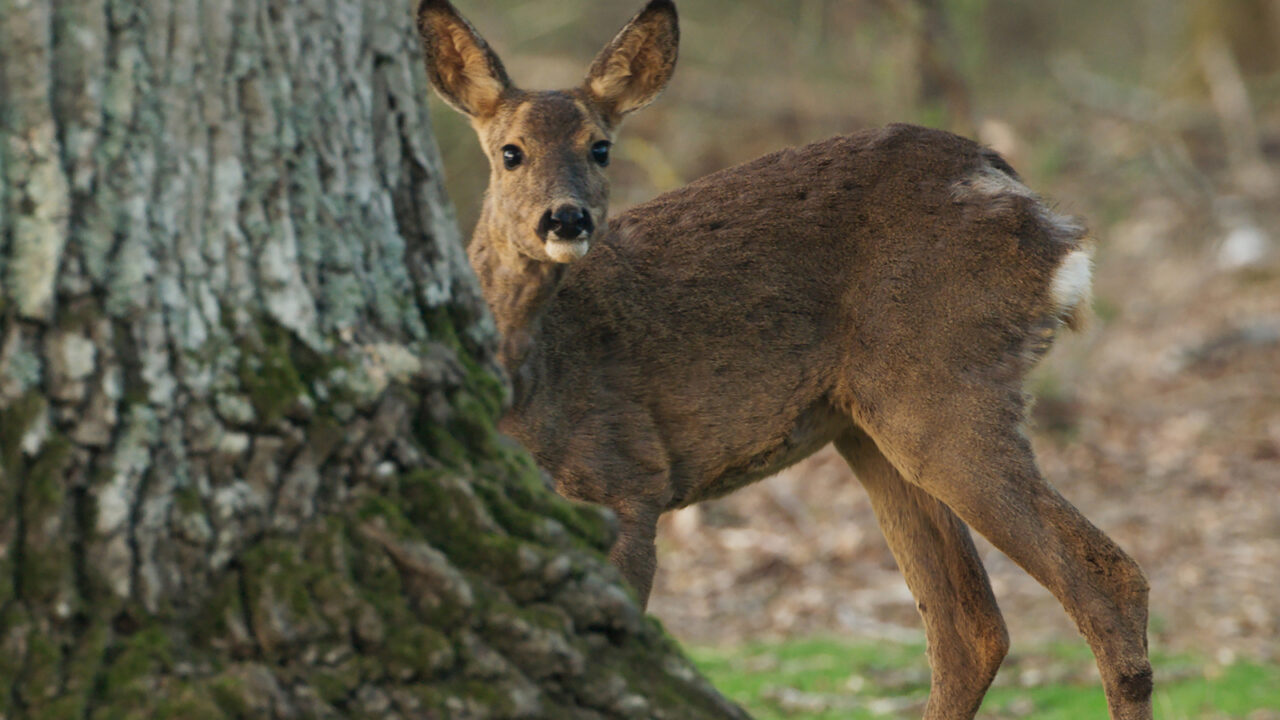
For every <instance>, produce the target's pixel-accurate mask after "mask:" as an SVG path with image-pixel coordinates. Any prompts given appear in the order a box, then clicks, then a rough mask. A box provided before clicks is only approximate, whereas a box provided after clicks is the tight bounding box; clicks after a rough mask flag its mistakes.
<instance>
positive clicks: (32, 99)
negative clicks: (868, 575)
mask: <svg viewBox="0 0 1280 720" xmlns="http://www.w3.org/2000/svg"><path fill="white" fill-rule="evenodd" d="M410 17H411V15H410V8H409V7H408V3H407V2H392V1H383V0H75V1H74V2H73V1H71V0H65V1H61V2H54V1H53V0H0V718H6V719H7V718H14V719H16V718H53V717H57V718H95V717H138V718H152V717H157V718H159V717H175V718H176V717H182V718H203V717H231V716H235V717H281V718H285V717H423V718H524V717H528V718H533V717H547V718H566V719H572V718H584V719H585V718H615V717H627V718H662V717H665V718H686V717H688V718H694V717H696V718H703V717H705V718H719V717H743V715H742V714H741V711H739V710H737V709H736V708H734V707H733V706H731V705H730V704H728V703H727V702H725V701H724V700H723V699H721V698H720V697H719V696H718V695H717V694H716V693H715V691H714V690H713V689H712V688H710V687H709V686H708V685H707V683H706V682H705V681H704V680H702V679H701V677H700V676H699V675H698V674H697V673H696V672H695V671H694V670H693V669H692V667H691V666H690V665H689V663H688V662H687V661H686V660H685V659H684V658H683V657H682V656H681V655H680V653H679V651H678V649H677V648H676V647H675V646H674V644H673V643H672V642H671V641H670V640H668V639H667V638H666V637H665V636H664V635H663V634H662V632H661V630H660V629H659V628H658V627H657V625H656V623H653V622H652V621H649V620H646V619H645V618H644V616H643V614H642V612H641V611H640V610H639V609H638V607H637V606H636V604H635V602H634V600H633V599H632V597H631V596H630V595H629V594H628V593H627V592H626V591H625V590H624V589H623V588H622V586H620V585H619V579H618V576H617V574H616V572H614V571H613V570H612V569H611V568H609V567H608V566H607V565H606V564H605V563H604V562H603V560H602V555H601V551H602V550H604V549H606V548H607V547H608V545H609V543H610V542H611V540H612V536H613V530H612V527H611V521H610V520H609V519H608V518H607V517H606V516H605V515H604V514H603V513H602V512H601V511H598V510H595V509H590V508H580V507H577V506H573V505H570V504H568V503H566V502H565V501H562V500H560V499H558V498H556V497H555V496H553V495H552V494H551V493H550V492H549V491H548V489H547V487H546V484H545V481H544V479H543V478H542V476H541V475H540V474H539V472H538V471H537V470H536V468H534V467H533V465H532V463H531V462H530V460H529V459H528V458H527V456H526V455H525V454H524V453H523V451H521V450H520V449H519V448H516V447H514V446H512V445H510V444H509V443H508V442H506V441H504V440H503V439H502V438H501V437H500V436H498V435H497V434H496V433H495V431H494V421H495V418H496V416H497V414H498V413H499V411H500V404H501V402H502V397H503V393H504V388H503V385H502V382H501V381H500V380H499V379H498V376H497V374H496V370H495V364H494V362H493V359H492V357H493V346H494V337H493V335H494V332H493V330H492V321H491V320H490V319H489V318H488V315H487V313H486V311H485V310H484V306H483V301H482V299H481V298H480V296H479V294H478V291H477V289H476V284H475V282H474V278H473V277H472V275H471V271H470V270H469V269H468V268H467V266H466V261H465V258H464V255H463V252H462V248H461V243H460V240H459V237H458V232H457V229H456V226H455V223H454V221H453V216H452V211H451V210H450V209H449V206H448V204H447V201H446V199H445V197H444V195H443V191H442V188H441V184H440V164H439V159H438V153H437V152H436V149H435V147H434V145H433V140H432V137H431V132H430V125H429V123H428V119H427V116H426V111H425V98H426V88H425V79H424V76H423V73H422V72H421V70H420V66H419V64H418V63H419V56H418V53H417V48H416V44H415V41H414V33H413V32H412V30H411V21H410Z"/></svg>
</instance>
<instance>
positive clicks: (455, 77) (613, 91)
mask: <svg viewBox="0 0 1280 720" xmlns="http://www.w3.org/2000/svg"><path fill="white" fill-rule="evenodd" d="M418 30H419V32H420V33H421V35H422V42H423V47H424V48H425V53H426V63H427V74H428V76H429V77H430V79H431V83H432V85H433V86H434V87H435V89H436V92H438V93H439V94H440V96H441V97H442V98H444V100H445V102H447V103H449V104H450V105H452V106H453V107H454V108H456V109H457V110H458V111H460V112H462V113H464V114H466V115H467V116H468V117H469V118H470V119H471V126H472V127H473V128H474V129H475V131H476V134H477V135H478V136H479V138H480V144H481V146H482V148H483V149H484V152H485V155H486V156H487V157H488V159H489V167H490V177H489V189H488V192H487V193H486V196H485V207H484V210H483V213H482V217H481V220H480V222H481V224H482V225H483V226H484V230H485V231H486V233H487V236H488V238H489V241H490V242H494V243H503V244H507V245H509V246H510V248H509V249H512V250H515V251H516V252H518V253H520V254H521V255H523V256H525V257H527V258H530V259H532V260H535V261H543V262H545V261H551V262H556V263H568V262H572V261H574V260H577V259H578V258H581V257H582V256H583V255H585V254H586V252H587V250H588V249H589V248H590V245H591V241H592V239H593V238H594V237H596V236H597V235H598V234H599V232H600V229H601V228H602V227H603V226H604V224H605V221H606V218H607V215H608V203H609V183H608V180H607V179H606V177H605V172H604V169H605V167H606V166H608V164H609V150H610V147H611V146H612V144H613V141H614V137H615V134H616V132H617V129H618V126H619V124H620V123H621V122H622V118H623V117H625V116H626V115H627V114H628V113H631V112H633V111H635V110H638V109H640V108H642V107H644V106H645V105H648V104H649V103H650V102H652V101H653V99H654V98H655V97H657V95H658V93H660V92H661V91H662V89H663V88H664V87H665V86H666V84H667V81H668V80H670V79H671V74H672V72H673V71H674V70H675V64H676V49H677V45H678V40H679V30H678V27H677V23H676V9H675V5H674V4H673V3H672V2H671V0H652V1H651V2H650V3H649V4H648V5H647V6H645V8H644V9H643V10H641V11H640V13H639V14H638V15H636V16H635V17H634V18H632V20H631V22H629V23H627V25H626V26H625V27H623V28H622V30H621V31H620V32H619V33H618V34H617V36H616V37H614V39H613V41H612V42H610V43H609V44H608V45H607V46H605V48H604V50H602V51H601V52H600V55H599V56H598V57H597V58H596V60H595V62H594V63H592V65H591V68H590V70H589V71H588V72H587V77H586V79H585V80H584V81H583V83H582V84H581V85H580V86H578V87H576V88H570V89H567V90H554V91H525V90H521V89H518V88H517V87H515V85H513V84H512V83H511V80H510V78H508V76H507V72H506V70H505V69H504V68H503V65H502V61H501V60H499V59H498V56H497V55H496V54H495V53H494V52H493V50H492V49H490V48H489V45H488V44H487V43H486V42H485V41H484V39H483V38H481V37H480V35H479V34H478V33H477V32H476V31H475V28H473V27H472V26H471V24H470V23H468V22H467V21H466V20H465V19H464V18H463V17H462V16H461V15H460V14H459V13H458V11H457V10H456V9H455V8H454V7H453V5H451V4H450V3H449V2H448V0H423V2H422V3H421V4H420V5H419V6H418Z"/></svg>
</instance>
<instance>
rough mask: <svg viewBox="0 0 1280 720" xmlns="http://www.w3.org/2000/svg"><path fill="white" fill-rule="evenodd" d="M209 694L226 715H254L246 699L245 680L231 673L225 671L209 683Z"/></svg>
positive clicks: (236, 716) (240, 716)
mask: <svg viewBox="0 0 1280 720" xmlns="http://www.w3.org/2000/svg"><path fill="white" fill-rule="evenodd" d="M208 688H209V695H210V696H211V699H212V700H213V703H214V705H215V706H216V707H217V708H218V709H219V710H221V711H222V713H223V716H224V717H233V718H246V717H252V713H251V708H250V707H249V703H248V701H246V700H245V690H244V681H243V680H241V679H240V678H238V677H236V676H234V675H231V674H229V673H223V674H222V675H219V676H218V677H216V678H214V679H213V680H211V681H209V683H208Z"/></svg>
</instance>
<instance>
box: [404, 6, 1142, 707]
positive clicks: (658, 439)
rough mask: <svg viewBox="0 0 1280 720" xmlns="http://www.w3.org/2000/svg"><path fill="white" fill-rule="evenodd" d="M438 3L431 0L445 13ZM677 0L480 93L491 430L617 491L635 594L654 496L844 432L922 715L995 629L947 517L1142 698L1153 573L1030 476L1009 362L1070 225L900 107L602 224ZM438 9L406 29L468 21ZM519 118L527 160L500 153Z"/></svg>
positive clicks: (687, 496) (722, 480)
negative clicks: (982, 543) (580, 55)
mask: <svg viewBox="0 0 1280 720" xmlns="http://www.w3.org/2000/svg"><path fill="white" fill-rule="evenodd" d="M443 5H447V3H444V2H443V0H427V1H426V2H425V3H424V5H423V7H424V8H427V10H426V11H425V12H428V13H429V14H431V15H432V17H437V18H438V17H455V18H456V17H457V16H456V13H453V14H452V15H449V14H448V13H445V14H443V15H436V14H437V13H441V12H443V11H441V10H440V8H441V7H442V6H443ZM452 12H453V11H452V8H449V13H452ZM675 22H676V21H675V9H674V6H672V5H671V3H670V2H669V1H668V0H655V2H651V3H650V4H649V5H648V6H647V7H646V8H645V10H643V11H642V12H641V13H640V15H638V16H637V18H636V19H634V20H633V21H632V22H631V23H630V24H628V25H627V27H626V28H624V30H623V31H622V33H620V34H619V36H618V37H617V38H615V39H614V40H613V42H612V43H610V45H609V46H608V47H606V49H605V51H604V52H602V53H601V57H600V58H598V59H597V60H596V62H595V63H594V64H593V65H592V69H591V71H590V72H589V74H588V78H587V80H586V82H584V84H583V86H582V87H579V88H577V89H574V90H568V91H561V92H524V91H518V90H514V89H508V90H507V91H505V92H504V95H503V100H502V102H501V103H500V104H499V106H498V107H497V108H496V109H495V110H494V111H493V112H492V113H490V114H488V115H487V116H484V117H476V116H475V115H473V122H474V123H475V126H476V129H477V132H478V133H479V135H480V138H481V142H482V144H483V145H484V147H485V150H486V152H487V153H488V154H489V157H490V162H491V165H492V167H493V182H492V184H491V186H490V189H489V193H488V195H487V196H486V199H485V206H484V210H483V212H482V215H481V220H480V223H479V226H478V227H477V229H476V234H475V237H474V239H473V241H472V245H471V246H470V250H469V252H470V254H471V258H472V262H473V264H474V266H475V268H476V271H477V273H478V276H479V278H480V282H481V284H482V286H483V289H484V292H485V296H486V298H488V301H489V304H490V307H491V309H492V310H493V313H494V316H495V318H496V320H497V322H498V326H499V329H500V330H501V332H502V334H503V347H502V354H501V359H502V361H503V363H504V364H505V366H506V368H507V370H508V371H509V372H510V374H511V376H512V378H513V384H514V388H515V396H514V399H513V404H512V407H511V409H510V411H509V413H508V414H507V415H506V417H505V418H504V419H503V422H502V427H503V428H504V429H505V430H506V431H507V432H509V433H511V434H512V435H513V436H515V437H516V438H517V439H519V440H520V441H521V442H522V443H524V444H525V446H526V447H528V448H529V449H530V451H532V452H533V453H534V454H535V456H536V457H537V459H538V462H539V463H540V464H541V465H542V466H543V467H545V468H546V469H547V470H548V471H550V472H551V474H552V475H553V476H554V477H555V480H556V485H557V488H558V490H559V491H560V492H561V493H562V494H564V495H565V496H568V497H571V498H576V499H580V500H585V501H589V502H595V503H601V504H604V505H606V506H608V507H610V508H612V509H613V510H614V511H615V512H616V513H617V515H618V518H619V530H620V534H619V539H618V541H617V544H616V546H615V547H614V549H613V552H612V553H611V558H612V560H613V562H614V563H615V564H616V565H617V566H618V567H619V568H620V569H621V570H622V572H623V574H624V575H625V576H626V577H627V579H628V580H629V581H630V582H631V583H632V584H633V585H634V586H635V588H636V590H637V591H638V593H639V594H640V598H641V600H642V601H644V600H645V599H646V598H647V596H648V592H649V588H650V584H651V581H652V577H653V572H654V545H653V542H654V529H655V527H656V522H657V519H658V517H659V515H661V514H662V513H663V512H665V511H667V510H670V509H673V508H678V507H681V506H684V505H688V504H690V503H694V502H698V501H700V500H705V499H707V498H711V497H716V496H718V495H722V494H724V493H727V492H731V491H733V490H734V489H736V488H738V487H741V486H743V485H745V484H747V483H750V482H753V481H755V480H758V479H760V478H763V477H766V476H768V475H771V474H773V473H776V472H777V471H779V470H781V469H782V468H784V467H786V466H787V465H789V464H791V463H794V462H796V461H798V460H800V459H802V458H804V457H805V456H807V455H809V454H810V453H812V452H814V451H815V450H817V449H818V448H820V447H822V446H823V445H826V444H827V443H830V442H835V443H836V447H837V448H838V449H839V450H840V452H841V453H842V454H843V455H844V457H845V458H846V459H847V460H848V461H849V464H850V465H851V466H852V467H853V468H854V470H855V472H856V473H857V475H858V478H859V480H860V481H861V482H862V483H863V484H864V485H865V486H866V488H867V491H868V492H869V493H870V495H871V498H872V502H873V505H874V507H875V510H876V514H877V517H878V518H879V520H880V523H881V527H882V528H883V530H884V532H885V536H886V538H887V539H888V541H889V545H890V547H891V549H892V550H893V552H894V556H895V557H896V558H897V560H898V563H899V565H900V566H901V568H902V570H903V574H904V575H905V576H906V579H907V583H908V585H909V586H910V588H911V590H912V592H913V593H914V594H915V596H916V598H917V600H918V603H919V608H920V612H921V615H922V617H923V619H924V622H925V627H926V630H927V633H928V637H929V657H930V662H931V664H932V666H933V689H932V691H931V694H930V700H929V704H928V707H927V708H926V711H925V717H926V718H953V717H955V718H971V717H973V715H974V713H975V712H976V711H977V708H978V705H979V704H980V702H981V700H982V696H983V694H984V693H985V689H986V687H987V685H988V684H989V683H990V682H991V679H992V677H994V675H995V672H996V669H997V668H998V667H999V665H1000V662H1001V660H1002V659H1003V657H1004V654H1005V652H1006V649H1007V646H1008V638H1007V635H1006V633H1005V629H1004V623H1003V620H1002V619H1001V617H1000V612H999V609H998V608H997V607H996V603H995V599H994V597H993V595H992V593H991V589H990V586H989V584H988V582H987V578H986V574H985V572H984V571H983V569H982V565H981V563H980V561H979V558H978V556H977V554H976V552H975V550H974V548H973V545H972V542H971V541H970V538H969V534H968V530H967V529H966V527H965V524H968V525H969V526H971V527H974V528H975V529H977V530H978V531H979V532H981V533H982V534H983V535H984V536H986V537H987V538H989V539H990V540H991V541H992V542H993V543H994V544H995V545H996V546H997V547H999V548H1000V549H1001V550H1003V551H1004V552H1006V553H1007V554H1008V555H1009V556H1010V557H1011V558H1013V559H1014V560H1015V561H1016V562H1018V563H1019V564H1020V565H1022V566H1023V567H1024V568H1026V569H1027V571H1028V572H1030V573H1031V574H1032V575H1033V576H1035V577H1036V578H1037V579H1038V580H1039V581H1040V582H1041V583H1043V584H1044V585H1045V586H1046V587H1048V588H1049V589H1050V590H1051V591H1052V592H1053V593H1054V594H1055V595H1056V596H1057V597H1058V599H1059V600H1061V601H1062V603H1063V605H1064V607H1065V608H1066V609H1067V611H1068V612H1069V613H1070V614H1071V616H1072V617H1073V618H1074V619H1075V620H1076V622H1077V624H1078V626H1079V627H1080V629H1081V631H1082V632H1083V633H1084V635H1085V636H1086V638H1087V639H1088V640H1089V642H1090V644H1091V646H1092V647H1093V650H1094V652H1095V655H1096V656H1097V658H1098V663H1099V667H1100V668H1101V670H1102V677H1103V683H1104V686H1105V689H1106V692H1107V697H1108V701H1109V703H1110V706H1111V713H1112V716H1113V717H1114V718H1125V719H1126V720H1129V719H1133V720H1138V719H1143V720H1145V719H1146V718H1150V717H1151V709H1150V699H1149V697H1150V682H1149V679H1150V665H1149V663H1148V661H1147V656H1146V612H1147V610H1146V608H1147V606H1146V593H1147V586H1146V581H1145V579H1144V578H1143V575H1142V573H1141V571H1140V570H1139V569H1138V567H1137V565H1136V564H1134V562H1133V561H1132V560H1131V559H1129V558H1128V556H1126V555H1125V554H1124V553H1123V551H1121V550H1120V549H1119V548H1118V547H1117V546H1116V545H1115V544H1114V543H1113V542H1111V540H1110V539H1108V538H1107V537H1106V536H1105V535H1103V534H1102V533H1101V532H1100V531H1099V530H1098V529H1097V528H1095V527H1094V526H1093V525H1091V524H1090V523H1089V522H1088V521H1087V520H1086V519H1085V518H1083V517H1082V516H1081V515H1080V514H1079V513H1078V512H1077V511H1076V510H1075V508H1073V507H1072V506H1071V505H1070V504H1069V503H1067V501H1066V500H1064V499H1063V498H1062V497H1061V496H1060V495H1058V494H1057V492H1056V491H1055V490H1053V488H1052V487H1050V486H1049V485H1048V484H1047V483H1046V482H1045V481H1044V480H1043V478H1042V477H1041V476H1040V474H1039V472H1038V470H1037V469H1036V465H1035V458H1034V457H1033V455H1032V453H1031V448H1030V445H1029V443H1028V442H1027V439H1026V437H1025V436H1024V434H1023V432H1022V426H1023V422H1024V417H1025V406H1026V401H1025V398H1024V396H1023V392H1022V384H1023V379H1024V377H1025V375H1026V373H1027V371H1028V370H1029V369H1030V368H1031V366H1032V365H1033V364H1034V363H1035V362H1036V361H1037V360H1038V359H1039V357H1040V356H1041V355H1042V354H1043V353H1044V351H1045V350H1046V349H1047V348H1048V346H1049V343H1050V342H1051V341H1052V338H1053V335H1054V333H1055V332H1057V331H1058V329H1059V328H1060V327H1061V326H1062V323H1063V322H1064V321H1065V320H1067V319H1069V318H1071V317H1073V316H1075V314H1076V313H1077V312H1078V310H1079V308H1078V307H1076V303H1077V301H1072V302H1071V303H1068V304H1067V305H1064V304H1063V300H1062V295H1061V294H1060V293H1059V294H1055V291H1054V289H1053V288H1054V286H1055V277H1057V274H1058V273H1060V272H1061V270H1062V268H1063V265H1064V260H1065V259H1066V258H1068V257H1069V256H1071V255H1073V254H1075V253H1079V252H1080V251H1081V249H1082V242H1083V237H1084V231H1083V228H1081V227H1080V226H1079V225H1078V224H1076V223H1075V222H1073V221H1072V220H1070V219H1069V218H1066V217H1063V216H1060V215H1057V214H1055V213H1053V212H1052V211H1051V210H1050V209H1049V208H1048V206H1047V205H1046V204H1045V203H1044V202H1043V201H1041V200H1040V199H1039V198H1038V197H1036V196H1035V195H1034V194H1033V193H1031V192H1030V191H1029V190H1027V189H1026V187H1025V186H1024V185H1022V184H1021V182H1020V181H1019V180H1018V178H1017V175H1016V174H1015V173H1014V172H1013V169H1012V168H1010V167H1009V166H1008V165H1007V164H1006V163H1005V162H1004V160H1002V159H1001V158H1000V157H999V156H998V155H996V154H995V153H992V152H991V151H989V150H986V149H984V148H982V147H980V146H978V145H976V144H974V143H972V142H970V141H968V140H965V139H963V138H960V137H957V136H955V135H951V134H948V133H944V132H940V131H936V130H927V129H924V128H919V127H912V126H908V125H893V126H890V127H888V128H884V129H881V130H873V131H868V132H862V133H858V134H855V135H850V136H846V137H837V138H833V139H830V140H827V141H824V142H821V143H816V144H814V145H809V146H806V147H803V148H797V149H788V150H783V151H780V152H776V153H773V154H771V155H767V156H765V157H762V158H759V159H757V160H755V161H752V162H750V163H747V164H745V165H741V166H738V167H735V168H731V169H729V170H725V171H722V172H719V173H715V174H713V175H710V176H708V177H705V178H702V179H701V180H698V181H696V182H694V183H692V184H690V185H688V186H687V187H684V188H682V189H680V190H677V191H675V192H671V193H668V194H665V195H662V196H660V197H658V198H655V199H654V200H652V201H651V202H649V203H646V204H644V205H641V206H639V207H636V208H634V209H632V210H630V211H628V212H626V213H624V214H622V215H621V216H620V217H618V218H616V219H614V220H613V221H611V222H609V223H608V224H607V226H606V225H605V222H604V218H605V208H606V203H607V189H608V188H607V183H605V180H604V175H603V173H602V172H600V171H599V168H598V167H595V166H593V165H591V164H590V161H589V148H590V145H591V143H593V142H595V141H596V140H597V139H598V138H601V137H605V138H611V137H612V135H611V133H612V132H613V131H614V128H616V126H617V122H618V121H619V120H620V119H621V115H622V114H625V112H626V111H627V110H630V109H635V108H636V107H641V106H643V105H644V104H646V103H647V102H649V101H650V100H651V99H652V98H653V97H654V96H655V95H656V94H657V93H658V92H659V91H660V90H661V88H662V86H663V85H665V83H666V79H667V78H668V77H669V76H670V74H671V70H672V67H673V65H674V60H675V50H674V47H673V46H672V44H673V43H674V42H675V38H676V37H677V32H676V30H675ZM458 23H462V24H458ZM446 25H447V27H445V28H441V27H440V26H439V23H438V22H423V23H422V24H421V27H423V28H424V32H441V31H442V30H443V31H444V32H447V33H453V32H455V31H456V30H457V29H458V28H460V27H466V26H465V24H464V21H461V19H460V18H457V20H456V21H455V23H454V24H452V25H450V24H448V23H446ZM468 32H471V31H470V30H469V28H468ZM426 42H427V45H428V46H429V47H430V46H431V45H432V43H433V40H431V39H430V38H428V39H427V41H426ZM473 44H475V45H476V46H477V47H480V46H483V41H481V40H479V39H478V38H477V39H476V40H474V41H473ZM478 57H480V58H481V60H482V61H483V62H484V63H489V61H488V60H487V59H484V58H485V56H484V55H483V54H481V55H479V56H478ZM429 61H430V60H429ZM619 68H622V69H623V70H620V69H619ZM470 75H471V72H470V69H468V70H467V71H465V72H454V73H444V72H439V71H433V73H432V78H433V80H435V81H437V82H439V81H441V80H439V79H443V81H444V82H450V80H449V79H448V78H453V80H452V82H454V83H458V82H462V83H463V84H464V85H465V83H466V78H468V77H470ZM441 91H442V93H443V94H445V95H446V96H447V97H448V96H454V97H458V96H466V95H467V94H468V93H469V92H470V90H468V88H466V87H458V86H456V85H455V86H450V87H445V88H442V89H441ZM606 91H607V97H603V98H602V93H606ZM512 142H519V143H521V145H522V147H525V148H526V154H527V156H528V158H529V159H528V164H527V165H526V166H523V167H521V168H519V169H517V170H506V169H505V168H503V166H502V162H501V157H500V148H501V147H503V146H504V145H505V144H508V143H512ZM565 198H571V199H573V200H574V201H576V202H580V203H582V204H584V205H587V206H589V207H591V208H593V209H594V211H595V212H598V213H599V217H600V219H601V222H600V225H599V228H598V229H597V231H596V232H595V234H594V236H593V237H592V238H591V242H592V244H593V249H592V250H591V252H589V253H588V254H587V255H586V256H585V257H584V258H583V259H581V260H579V261H577V262H575V263H573V264H570V265H561V264H556V263H552V262H550V261H549V259H548V257H547V255H546V253H545V252H544V251H543V250H542V249H541V248H540V246H539V243H540V242H541V241H540V240H539V239H538V236H537V235H536V234H534V233H533V232H532V228H533V227H534V226H535V225H536V218H537V217H538V216H540V215H541V214H542V213H543V212H545V210H546V209H547V208H548V207H551V206H553V205H554V204H555V203H557V202H559V201H560V200H562V199H565ZM1086 260H1087V258H1086ZM1078 265H1079V267H1078V268H1077V269H1078V270H1080V272H1082V273H1084V275H1083V276H1081V277H1079V278H1077V281H1076V282H1075V283H1074V284H1071V285H1070V286H1069V289H1070V290H1071V293H1070V296H1071V297H1074V298H1078V297H1082V296H1083V294H1084V293H1085V292H1087V263H1086V264H1082V265H1081V264H1078ZM1082 283H1083V284H1082Z"/></svg>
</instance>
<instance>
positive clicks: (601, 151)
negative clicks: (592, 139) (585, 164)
mask: <svg viewBox="0 0 1280 720" xmlns="http://www.w3.org/2000/svg"><path fill="white" fill-rule="evenodd" d="M612 144H613V143H610V142H609V141H608V140H601V141H600V142H598V143H596V144H595V145H592V146H591V157H592V158H593V159H595V161H596V162H597V163H599V164H600V167H605V166H606V165H608V164H609V146H610V145H612Z"/></svg>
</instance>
